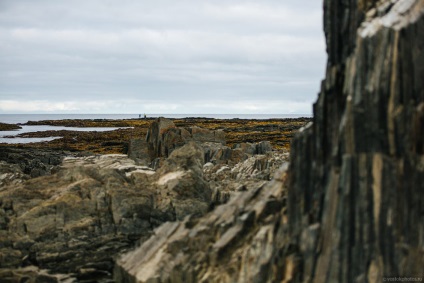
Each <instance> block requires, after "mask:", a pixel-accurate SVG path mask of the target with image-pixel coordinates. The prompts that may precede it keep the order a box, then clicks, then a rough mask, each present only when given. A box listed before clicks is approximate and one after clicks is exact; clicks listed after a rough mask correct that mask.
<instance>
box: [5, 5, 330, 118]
mask: <svg viewBox="0 0 424 283" xmlns="http://www.w3.org/2000/svg"><path fill="white" fill-rule="evenodd" d="M317 2H319V1H311V0H309V1H300V2H299V1H284V2H282V1H271V0H269V1H261V2H259V3H258V2H257V1H242V0H239V1H236V0H232V1H223V0H218V1H189V0H183V1H178V2H177V1H170V0H159V1H154V2H153V1H128V0H125V1H119V2H117V1H100V0H93V1H81V0H77V1H72V3H70V2H65V1H48V0H40V1H26V0H21V1H9V0H4V1H2V2H1V4H0V113H1V112H3V113H5V112H25V111H37V110H34V109H36V108H34V107H31V108H28V107H27V109H25V104H21V105H22V109H13V107H15V106H16V105H19V103H16V102H19V101H34V105H43V103H47V102H49V103H50V102H51V103H56V104H54V105H53V104H49V105H50V106H51V109H53V110H52V111H67V109H68V110H69V111H76V112H84V111H88V110H89V108H84V107H85V106H81V107H79V106H78V105H79V102H80V104H81V105H84V103H86V104H85V105H86V106H87V107H91V106H90V105H93V104H95V103H96V101H98V102H99V105H103V106H102V107H103V108H101V109H100V110H99V111H103V112H104V111H106V112H107V111H115V110H116V109H113V106H111V104H113V103H116V101H118V100H120V101H121V103H120V105H122V107H121V108H119V109H120V110H121V111H123V110H125V109H126V111H130V110H131V109H133V108H131V107H133V106H128V107H126V106H125V105H127V104H131V103H132V104H137V103H139V104H143V103H144V104H146V103H145V102H146V101H148V102H149V103H150V104H149V105H151V106H152V107H156V108H157V110H155V109H152V111H153V112H158V111H160V110H162V111H168V112H172V111H188V110H190V111H192V112H200V111H207V110H208V109H209V110H208V113H212V112H211V111H221V110H222V109H224V110H225V111H228V113H231V112H233V113H241V112H240V111H250V112H255V111H280V110H279V108H278V105H279V104H278V103H283V104H285V105H291V104H290V103H292V104H293V105H295V106H293V105H292V106H293V109H295V108H296V107H297V108H298V109H299V110H297V111H308V112H309V111H310V104H311V103H312V101H313V100H314V99H315V97H316V92H317V90H318V87H319V82H320V80H321V77H322V76H323V71H324V61H325V53H324V39H323V34H322V31H321V4H319V5H318V4H317ZM258 100H260V101H262V102H260V101H259V102H258ZM40 101H41V102H40ZM43 101H47V102H43ZM101 101H115V102H110V103H109V104H108V103H103V104H101V103H100V102H101ZM135 101H136V103H134V102H135ZM143 101H144V102H143ZM223 101H226V106H225V107H221V108H220V107H219V105H222V102H223ZM239 101H245V104H244V106H243V105H241V104H238V102H239ZM266 101H269V102H270V103H266ZM236 102H237V103H236ZM37 103H38V104H37ZM60 103H62V104H60ZM66 103H67V104H66ZM255 103H256V104H257V105H259V104H260V105H262V106H263V107H262V108H261V107H257V109H255V107H253V106H252V107H250V106H249V105H254V104H255ZM299 103H301V104H302V106H299V107H298V106H296V105H298V104H299ZM2 104H3V107H2ZM46 105H47V104H46ZM52 105H53V106H52ZM146 105H147V104H146ZM161 105H162V106H163V107H162V106H161ZM166 105H168V106H169V107H168V106H166ZM187 105H191V106H193V107H195V108H193V107H187ZM202 105H203V106H202ZM204 105H209V106H210V107H209V108H208V107H206V106H204ZM231 105H233V106H231ZM273 105H274V106H273ZM40 107H42V106H40ZM61 107H62V108H61ZM66 107H68V108H66ZM108 107H110V108H108ZM297 108H296V109H297ZM305 109H307V110H305ZM40 111H41V110H40ZM281 111H283V110H281ZM284 111H287V110H284ZM180 113H182V112H180ZM186 113H187V112H186Z"/></svg>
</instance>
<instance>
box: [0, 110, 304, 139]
mask: <svg viewBox="0 0 424 283" xmlns="http://www.w3.org/2000/svg"><path fill="white" fill-rule="evenodd" d="M139 115H140V114H0V122H2V123H8V124H25V123H26V122H28V121H41V120H64V119H113V120H122V119H138V118H139ZM141 115H142V117H143V115H144V114H141ZM147 117H149V118H151V117H165V118H188V117H205V118H215V119H233V118H238V119H264V120H265V119H284V118H299V117H311V115H307V114H305V115H302V114H149V115H147ZM21 127H22V129H19V130H13V131H0V143H9V144H16V143H31V142H43V141H51V140H54V139H59V138H61V137H46V138H20V137H16V136H17V135H19V134H22V133H29V132H40V131H50V130H51V131H60V130H69V131H113V130H116V129H119V128H112V127H110V128H97V127H96V128H79V127H60V126H47V125H46V126H44V125H40V126H24V125H22V126H21Z"/></svg>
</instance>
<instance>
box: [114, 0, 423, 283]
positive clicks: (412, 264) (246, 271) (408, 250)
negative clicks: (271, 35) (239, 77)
mask: <svg viewBox="0 0 424 283" xmlns="http://www.w3.org/2000/svg"><path fill="white" fill-rule="evenodd" d="M324 11H325V13H324V14H325V15H324V17H325V20H324V28H325V34H326V40H327V52H328V64H327V73H326V79H325V80H324V81H323V83H322V89H321V92H320V95H319V98H318V101H317V102H316V103H315V105H314V119H313V123H311V124H310V125H308V126H307V127H305V128H304V129H303V130H302V131H301V133H299V134H298V135H297V137H296V138H295V140H294V143H293V146H292V152H291V164H290V168H289V171H288V177H287V179H285V178H286V177H285V173H283V172H280V173H277V175H276V178H275V179H274V181H272V182H271V183H269V184H268V185H266V186H265V187H262V188H261V189H256V190H252V191H249V192H246V193H241V194H240V196H238V197H236V198H234V199H233V200H232V201H230V202H229V203H227V204H224V205H222V206H219V207H218V208H217V209H216V210H214V211H213V212H211V213H209V214H207V215H206V216H205V217H203V218H200V219H197V220H193V221H192V220H190V219H187V220H185V221H184V222H181V223H174V224H168V225H166V226H162V227H160V228H159V229H158V230H156V232H155V235H154V236H153V237H152V238H150V239H149V240H148V241H147V242H146V243H145V244H144V245H142V246H141V247H140V248H138V249H136V250H135V251H132V252H130V253H128V254H126V255H125V256H123V257H121V258H120V259H119V260H118V261H117V265H116V268H115V278H116V279H117V280H118V281H121V282H382V281H383V277H414V278H422V277H423V276H424V274H423V272H424V271H423V268H422V267H423V266H424V236H423V235H424V232H423V231H424V211H423V207H424V156H423V154H424V143H423V129H424V119H423V117H424V83H423V80H422V78H424V68H423V67H422V66H423V65H424V49H423V46H424V15H423V14H424V1H422V0H398V1H396V0H392V1H388V0H387V1H378V3H377V1H363V0H346V1H334V0H325V2H324ZM284 184H286V185H287V190H286V188H285V185H284ZM285 196H286V197H287V201H285Z"/></svg>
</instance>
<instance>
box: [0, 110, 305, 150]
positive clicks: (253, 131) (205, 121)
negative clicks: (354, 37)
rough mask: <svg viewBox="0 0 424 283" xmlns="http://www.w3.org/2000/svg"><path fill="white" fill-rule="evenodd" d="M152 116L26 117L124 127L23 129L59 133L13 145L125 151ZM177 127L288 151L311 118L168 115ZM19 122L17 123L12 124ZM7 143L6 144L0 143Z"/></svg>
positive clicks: (53, 123)
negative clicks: (218, 132) (215, 132)
mask: <svg viewBox="0 0 424 283" xmlns="http://www.w3.org/2000/svg"><path fill="white" fill-rule="evenodd" d="M154 120H155V119H154V118H147V119H131V120H105V119H95V120H78V119H76V120H46V121H28V122H27V123H25V124H22V125H33V126H35V125H38V126H39V125H48V126H66V127H124V128H122V129H118V130H114V131H106V132H82V131H72V130H69V131H64V130H62V131H54V130H48V131H42V132H31V133H23V134H20V135H19V136H18V137H27V138H45V137H62V138H59V139H55V140H52V141H49V142H38V143H30V144H17V145H14V147H20V148H40V149H58V150H69V151H79V152H81V151H87V152H91V153H96V154H97V153H99V154H126V153H127V151H128V145H129V141H130V140H132V139H134V138H141V137H144V136H145V135H146V134H147V130H148V128H149V125H150V124H151V123H152V122H153V121H154ZM171 120H172V121H173V122H174V123H175V125H176V126H178V127H182V128H184V127H192V126H198V127H201V128H205V129H209V130H216V129H222V130H223V131H224V132H225V136H226V141H227V144H228V145H229V146H232V145H234V144H237V143H242V142H252V143H256V142H260V141H270V142H271V144H272V146H273V147H274V148H275V149H277V150H283V151H288V150H289V148H290V141H291V139H292V138H293V136H294V134H295V132H296V131H297V130H298V129H299V128H301V127H303V126H305V125H306V124H307V123H308V122H310V121H311V118H287V119H268V120H248V119H212V118H186V119H171ZM15 126H19V125H15ZM3 146H10V145H8V144H1V143H0V148H1V147H3Z"/></svg>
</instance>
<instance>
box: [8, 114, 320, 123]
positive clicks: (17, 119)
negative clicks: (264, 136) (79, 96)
mask: <svg viewBox="0 0 424 283" xmlns="http://www.w3.org/2000/svg"><path fill="white" fill-rule="evenodd" d="M144 115H145V113H139V114H107V113H104V114H90V113H87V114H26V113H25V114H0V122H1V123H8V124H24V123H26V122H28V121H41V120H64V119H111V120H121V119H139V118H140V117H141V118H143V117H144ZM146 117H147V118H157V117H165V118H174V119H183V118H211V119H256V120H267V119H287V118H301V117H308V118H311V117H312V114H147V113H146Z"/></svg>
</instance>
